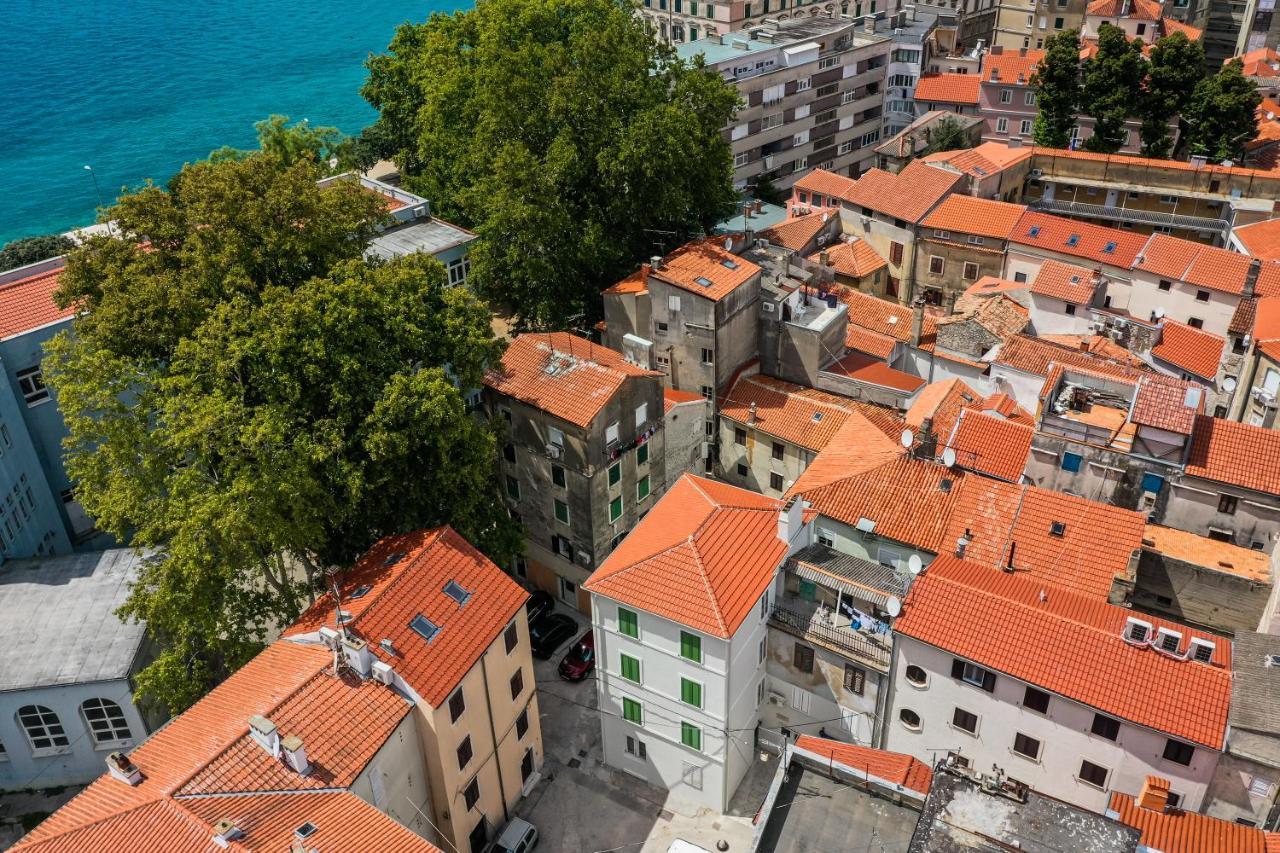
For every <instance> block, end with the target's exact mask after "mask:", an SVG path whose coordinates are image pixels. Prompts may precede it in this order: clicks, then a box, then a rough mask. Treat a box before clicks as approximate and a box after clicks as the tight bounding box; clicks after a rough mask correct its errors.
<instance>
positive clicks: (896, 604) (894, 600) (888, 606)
mask: <svg viewBox="0 0 1280 853" xmlns="http://www.w3.org/2000/svg"><path fill="white" fill-rule="evenodd" d="M884 609H885V610H886V611H887V612H888V613H889V615H890V616H897V615H898V614H899V613H901V612H902V601H901V600H899V598H898V596H896V595H891V596H889V600H888V601H886V602H885V604H884Z"/></svg>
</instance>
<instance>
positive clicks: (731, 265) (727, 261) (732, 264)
mask: <svg viewBox="0 0 1280 853" xmlns="http://www.w3.org/2000/svg"><path fill="white" fill-rule="evenodd" d="M720 266H722V267H727V268H729V269H731V270H736V269H737V268H738V262H737V261H735V260H732V259H731V258H725V259H724V260H723V261H721V262H720Z"/></svg>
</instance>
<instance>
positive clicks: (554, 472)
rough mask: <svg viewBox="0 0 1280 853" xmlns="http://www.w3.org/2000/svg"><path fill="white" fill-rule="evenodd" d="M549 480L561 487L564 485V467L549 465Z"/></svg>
mask: <svg viewBox="0 0 1280 853" xmlns="http://www.w3.org/2000/svg"><path fill="white" fill-rule="evenodd" d="M512 461H515V460H512ZM551 482H553V483H555V484H556V485H557V486H559V487H560V488H562V489H563V488H564V487H565V478H564V468H562V467H560V466H559V465H552V466H551Z"/></svg>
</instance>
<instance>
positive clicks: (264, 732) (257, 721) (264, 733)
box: [249, 714, 280, 758]
mask: <svg viewBox="0 0 1280 853" xmlns="http://www.w3.org/2000/svg"><path fill="white" fill-rule="evenodd" d="M249 735H250V736H251V737H252V738H253V739H254V740H255V741H257V743H258V746H260V747H262V748H263V749H265V750H266V751H267V752H268V753H269V754H270V755H271V757H272V758H275V757H277V756H279V755H280V732H279V730H278V729H276V724H275V723H273V722H271V721H270V720H268V719H267V718H266V717H263V716H262V715H260V714H254V715H253V716H252V717H250V718H249Z"/></svg>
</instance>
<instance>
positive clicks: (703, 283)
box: [693, 276, 711, 287]
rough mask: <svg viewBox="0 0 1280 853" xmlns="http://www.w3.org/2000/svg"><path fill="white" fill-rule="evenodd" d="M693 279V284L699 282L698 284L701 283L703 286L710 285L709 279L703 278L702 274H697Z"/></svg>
mask: <svg viewBox="0 0 1280 853" xmlns="http://www.w3.org/2000/svg"><path fill="white" fill-rule="evenodd" d="M693 281H694V283H695V284H700V285H702V286H703V287H710V286H711V279H709V278H704V277H703V276H698V277H697V278H695V279H694V280H693Z"/></svg>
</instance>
